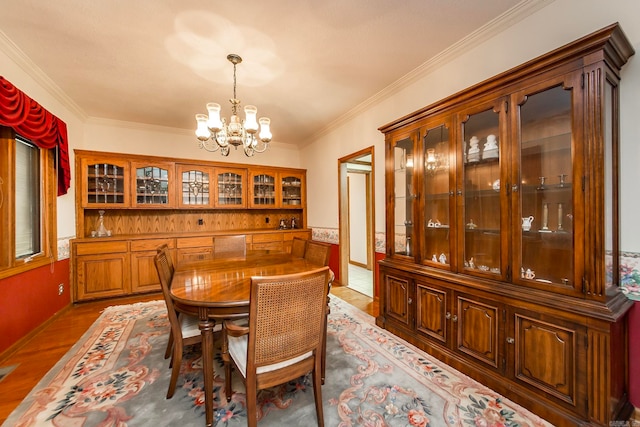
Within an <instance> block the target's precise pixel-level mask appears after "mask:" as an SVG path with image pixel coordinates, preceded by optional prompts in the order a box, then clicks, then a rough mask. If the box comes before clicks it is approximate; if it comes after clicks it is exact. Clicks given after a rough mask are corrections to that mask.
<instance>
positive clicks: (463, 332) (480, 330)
mask: <svg viewBox="0 0 640 427" xmlns="http://www.w3.org/2000/svg"><path fill="white" fill-rule="evenodd" d="M456 301H457V310H456V314H455V315H456V316H457V327H458V329H457V343H456V347H457V349H458V350H459V351H461V352H463V353H465V354H467V355H469V356H471V357H473V358H474V359H475V360H479V361H482V362H484V363H486V364H488V365H490V366H492V367H494V368H499V369H503V368H502V367H501V364H500V351H499V350H500V348H499V343H500V339H499V337H500V328H499V321H498V320H499V319H498V313H499V307H498V306H497V305H491V304H485V303H482V302H479V301H476V300H472V299H469V298H467V297H464V296H458V297H457V300H456ZM455 321H456V320H455V318H454V322H455Z"/></svg>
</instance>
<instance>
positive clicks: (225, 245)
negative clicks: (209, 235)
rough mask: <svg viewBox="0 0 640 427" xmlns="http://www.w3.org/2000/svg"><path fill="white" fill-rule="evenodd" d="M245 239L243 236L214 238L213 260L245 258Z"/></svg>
mask: <svg viewBox="0 0 640 427" xmlns="http://www.w3.org/2000/svg"><path fill="white" fill-rule="evenodd" d="M246 254H247V239H246V236H245V235H244V234H241V235H235V236H216V237H214V238H213V257H214V258H236V257H245V256H246Z"/></svg>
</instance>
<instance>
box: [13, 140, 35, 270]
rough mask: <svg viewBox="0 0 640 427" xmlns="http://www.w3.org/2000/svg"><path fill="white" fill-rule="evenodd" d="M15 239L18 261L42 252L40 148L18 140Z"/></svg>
mask: <svg viewBox="0 0 640 427" xmlns="http://www.w3.org/2000/svg"><path fill="white" fill-rule="evenodd" d="M15 165H16V178H15V188H16V192H15V218H16V221H15V236H16V252H15V254H16V259H23V258H27V257H30V256H32V255H35V254H37V253H39V252H40V248H41V244H40V242H41V236H40V229H41V227H40V222H41V220H42V217H41V215H40V212H41V209H40V200H41V193H40V149H39V148H38V147H36V146H35V145H33V144H32V143H31V142H29V141H27V140H26V139H23V138H21V137H16V155H15Z"/></svg>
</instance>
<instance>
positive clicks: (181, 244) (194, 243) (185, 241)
mask: <svg viewBox="0 0 640 427" xmlns="http://www.w3.org/2000/svg"><path fill="white" fill-rule="evenodd" d="M206 246H209V247H211V248H213V237H211V236H204V237H182V238H179V239H177V240H176V247H178V249H179V248H202V247H206Z"/></svg>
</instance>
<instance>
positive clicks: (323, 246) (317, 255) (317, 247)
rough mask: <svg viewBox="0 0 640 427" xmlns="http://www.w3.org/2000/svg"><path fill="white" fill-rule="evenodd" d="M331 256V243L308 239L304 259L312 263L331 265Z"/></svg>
mask: <svg viewBox="0 0 640 427" xmlns="http://www.w3.org/2000/svg"><path fill="white" fill-rule="evenodd" d="M330 257H331V245H330V244H329V243H325V242H318V241H315V240H309V241H307V249H306V250H305V251H304V259H306V260H307V261H309V262H310V263H312V264H318V265H324V266H326V265H329V258H330Z"/></svg>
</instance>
